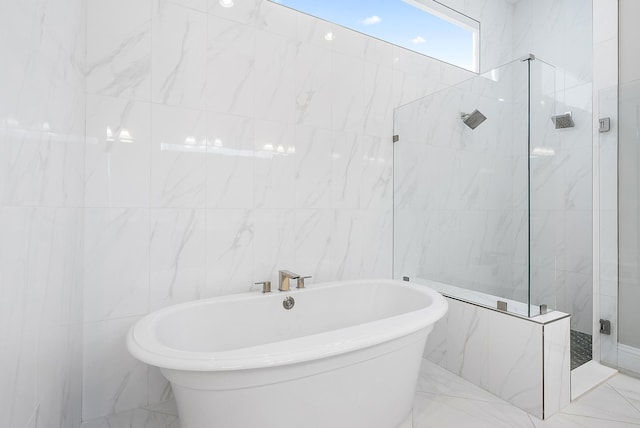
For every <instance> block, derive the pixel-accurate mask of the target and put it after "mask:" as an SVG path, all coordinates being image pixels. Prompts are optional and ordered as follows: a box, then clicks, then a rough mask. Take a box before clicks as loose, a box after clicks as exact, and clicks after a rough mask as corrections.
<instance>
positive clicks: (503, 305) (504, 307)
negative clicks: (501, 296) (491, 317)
mask: <svg viewBox="0 0 640 428" xmlns="http://www.w3.org/2000/svg"><path fill="white" fill-rule="evenodd" d="M498 310H499V311H506V310H507V302H503V301H502V300H498Z"/></svg>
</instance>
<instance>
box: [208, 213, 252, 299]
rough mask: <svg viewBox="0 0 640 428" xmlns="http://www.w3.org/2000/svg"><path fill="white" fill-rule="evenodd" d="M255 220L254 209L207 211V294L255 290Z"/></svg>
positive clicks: (215, 294) (214, 294)
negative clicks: (252, 287) (253, 275)
mask: <svg viewBox="0 0 640 428" xmlns="http://www.w3.org/2000/svg"><path fill="white" fill-rule="evenodd" d="M254 223H255V220H254V213H253V210H241V209H228V210H212V209H210V210H207V244H206V245H207V248H206V265H207V284H206V296H217V295H222V294H232V293H240V292H244V291H249V290H250V289H251V286H252V284H253V282H254V281H253V278H252V271H253V248H254V240H255V225H254Z"/></svg>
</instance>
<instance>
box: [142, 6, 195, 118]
mask: <svg viewBox="0 0 640 428" xmlns="http://www.w3.org/2000/svg"><path fill="white" fill-rule="evenodd" d="M151 39H152V51H151V69H152V71H151V76H152V79H151V82H152V88H151V93H152V96H151V98H152V100H153V101H154V102H156V103H161V104H171V105H179V106H183V107H192V108H200V109H204V108H205V107H206V98H205V96H206V78H207V67H206V65H207V64H206V61H207V15H206V14H205V13H202V12H199V11H196V10H193V9H188V8H186V7H182V6H178V5H176V4H174V3H170V2H167V1H166V0H154V3H153V21H152V38H151Z"/></svg>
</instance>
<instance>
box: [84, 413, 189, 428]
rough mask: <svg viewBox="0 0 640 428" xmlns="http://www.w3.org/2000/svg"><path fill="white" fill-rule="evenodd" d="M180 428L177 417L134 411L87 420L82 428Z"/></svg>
mask: <svg viewBox="0 0 640 428" xmlns="http://www.w3.org/2000/svg"><path fill="white" fill-rule="evenodd" d="M130 427H136V428H180V421H179V420H178V417H177V416H174V415H167V414H163V413H158V412H152V411H148V410H143V409H135V410H131V411H128V412H122V413H118V414H115V415H112V416H107V417H103V418H98V419H93V420H89V421H87V422H84V423H83V424H82V428H130Z"/></svg>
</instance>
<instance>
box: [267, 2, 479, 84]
mask: <svg viewBox="0 0 640 428" xmlns="http://www.w3.org/2000/svg"><path fill="white" fill-rule="evenodd" d="M272 1H274V2H276V3H279V4H281V5H283V6H287V7H290V8H292V9H296V10H299V11H301V12H304V13H307V14H309V15H313V16H315V17H318V18H321V19H324V20H326V21H330V22H334V23H336V24H339V25H342V26H343V27H347V28H350V29H352V30H355V31H358V32H361V33H364V34H367V35H369V36H373V37H376V38H378V39H380V40H384V41H387V42H390V43H393V44H395V45H398V46H402V47H404V48H407V49H410V50H412V51H415V52H419V53H421V54H424V55H428V56H430V57H433V58H436V59H439V60H441V61H445V62H448V63H450V64H453V65H456V66H458V67H462V68H465V69H467V70H471V71H475V72H477V71H478V69H479V55H478V50H479V49H478V45H479V30H480V23H479V22H478V21H475V20H474V19H471V18H469V17H468V16H465V15H463V14H461V13H459V12H457V11H455V10H453V9H451V8H449V7H447V6H444V5H442V4H441V3H439V2H437V1H436V0H272Z"/></svg>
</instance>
